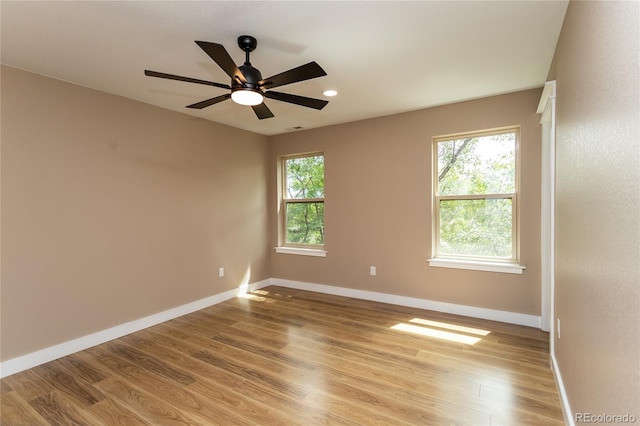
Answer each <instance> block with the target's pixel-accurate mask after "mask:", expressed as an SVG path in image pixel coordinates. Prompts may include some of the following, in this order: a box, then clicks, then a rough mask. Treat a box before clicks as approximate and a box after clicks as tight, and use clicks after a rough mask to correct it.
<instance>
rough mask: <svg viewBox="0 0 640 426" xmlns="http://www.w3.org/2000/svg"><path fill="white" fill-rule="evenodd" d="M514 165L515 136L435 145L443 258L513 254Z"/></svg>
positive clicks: (477, 138)
mask: <svg viewBox="0 0 640 426" xmlns="http://www.w3.org/2000/svg"><path fill="white" fill-rule="evenodd" d="M515 164H516V162H515V133H513V132H512V133H505V134H499V135H490V136H479V137H474V138H466V139H457V140H447V141H440V142H438V195H439V196H440V197H441V200H440V205H439V207H440V208H439V210H440V229H439V232H440V253H441V254H452V255H471V256H486V257H503V258H504V257H506V258H510V257H512V256H513V253H512V247H513V245H512V243H513V242H512V238H513V232H512V229H513V223H512V222H513V214H512V209H513V206H512V199H511V198H509V197H507V196H506V195H507V194H512V193H514V192H515V189H516V178H515ZM497 194H503V195H505V196H504V197H501V198H490V197H489V198H482V197H481V196H483V195H497ZM448 197H452V198H448Z"/></svg>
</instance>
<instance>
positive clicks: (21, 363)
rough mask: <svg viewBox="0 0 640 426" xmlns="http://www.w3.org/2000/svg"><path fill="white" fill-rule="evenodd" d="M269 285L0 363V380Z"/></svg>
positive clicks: (261, 283)
mask: <svg viewBox="0 0 640 426" xmlns="http://www.w3.org/2000/svg"><path fill="white" fill-rule="evenodd" d="M270 283H271V280H270V279H266V280H263V281H259V282H256V283H252V284H248V285H242V286H240V288H239V289H234V290H228V291H225V292H223V293H218V294H215V295H213V296H209V297H206V298H204V299H200V300H196V301H195V302H191V303H187V304H185V305H182V306H178V307H175V308H172V309H168V310H166V311H162V312H158V313H157V314H153V315H149V316H147V317H144V318H140V319H137V320H134V321H130V322H127V323H124V324H120V325H117V326H115V327H111V328H108V329H106V330H102V331H99V332H97V333H93V334H89V335H87V336H83V337H79V338H77V339H74V340H70V341H68V342H64V343H60V344H58V345H55V346H51V347H48V348H45V349H42V350H39V351H36V352H32V353H30V354H27V355H23V356H19V357H16V358H12V359H9V360H7V361H2V362H0V378H4V377H7V376H10V375H12V374H15V373H19V372H20V371H24V370H27V369H29V368H32V367H35V366H37V365H41V364H44V363H46V362H49V361H53V360H55V359H58V358H62V357H64V356H67V355H71V354H72V353H75V352H79V351H82V350H85V349H88V348H90V347H92V346H96V345H100V344H102V343H105V342H108V341H110V340H113V339H117V338H119V337H122V336H126V335H127V334H131V333H135V332H136V331H140V330H143V329H145V328H148V327H152V326H154V325H157V324H160V323H163V322H165V321H169V320H172V319H174V318H178V317H180V316H183V315H187V314H190V313H191V312H195V311H198V310H200V309H204V308H207V307H209V306H212V305H216V304H218V303H221V302H224V301H225V300H229V299H232V298H234V297H237V296H238V295H239V294H243V293H246V292H249V291H253V290H258V289H260V288H262V287H266V286H268V285H269V284H270Z"/></svg>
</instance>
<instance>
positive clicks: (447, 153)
mask: <svg viewBox="0 0 640 426" xmlns="http://www.w3.org/2000/svg"><path fill="white" fill-rule="evenodd" d="M515 149H516V134H515V132H513V133H504V134H499V135H489V136H478V137H471V138H466V139H455V140H448V141H441V142H438V194H439V195H471V194H509V193H513V192H515V188H516V173H515V164H516V162H515Z"/></svg>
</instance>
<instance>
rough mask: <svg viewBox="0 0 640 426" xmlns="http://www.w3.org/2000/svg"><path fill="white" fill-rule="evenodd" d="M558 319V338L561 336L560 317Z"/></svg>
mask: <svg viewBox="0 0 640 426" xmlns="http://www.w3.org/2000/svg"><path fill="white" fill-rule="evenodd" d="M557 321H558V327H556V328H557V330H558V339H559V338H560V318H558V319H557Z"/></svg>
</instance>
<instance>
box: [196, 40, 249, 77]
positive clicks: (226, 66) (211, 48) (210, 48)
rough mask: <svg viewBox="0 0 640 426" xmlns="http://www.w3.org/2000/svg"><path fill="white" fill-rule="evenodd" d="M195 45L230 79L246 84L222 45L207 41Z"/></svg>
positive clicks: (197, 42)
mask: <svg viewBox="0 0 640 426" xmlns="http://www.w3.org/2000/svg"><path fill="white" fill-rule="evenodd" d="M196 44H197V45H198V46H200V48H201V49H202V50H204V51H205V53H206V54H207V55H209V57H210V58H211V59H213V60H214V61H215V63H216V64H218V66H219V67H220V68H222V69H223V70H224V72H226V73H227V75H228V76H229V77H231V79H234V78H237V79H238V80H240V82H241V83H243V84H244V83H246V81H247V80H246V79H245V78H244V75H243V74H242V73H241V72H240V70H239V69H238V67H237V66H236V64H235V62H233V59H231V56H229V52H227V49H225V48H224V46H223V45H221V44H218V43H211V42H209V41H196Z"/></svg>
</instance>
